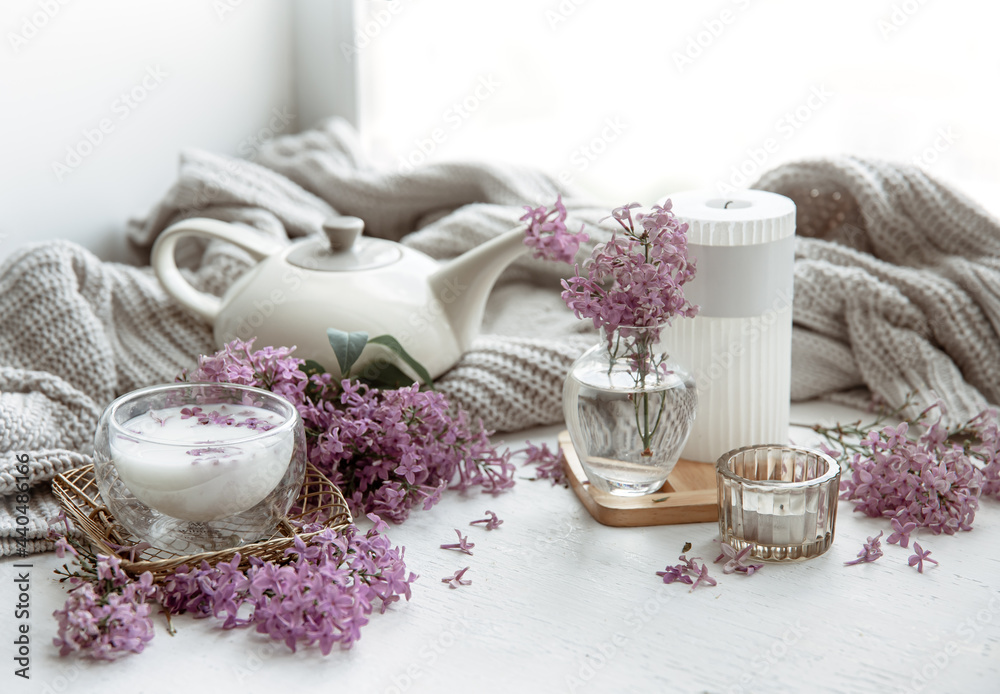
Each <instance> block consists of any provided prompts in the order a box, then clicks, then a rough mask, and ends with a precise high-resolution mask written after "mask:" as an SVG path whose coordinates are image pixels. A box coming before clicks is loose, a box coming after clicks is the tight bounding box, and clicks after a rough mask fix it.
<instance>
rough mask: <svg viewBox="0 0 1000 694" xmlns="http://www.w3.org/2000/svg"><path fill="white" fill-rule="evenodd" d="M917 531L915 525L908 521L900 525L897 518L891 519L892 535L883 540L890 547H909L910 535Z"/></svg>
mask: <svg viewBox="0 0 1000 694" xmlns="http://www.w3.org/2000/svg"><path fill="white" fill-rule="evenodd" d="M916 529H917V524H916V523H914V522H912V521H910V522H909V523H901V522H900V521H899V519H898V518H893V519H892V534H891V535H889V537H887V538H886V539H885V541H886V542H888V543H889V544H890V545H896V544H898V545H899V546H900V547H909V546H910V533H912V532H913V531H914V530H916Z"/></svg>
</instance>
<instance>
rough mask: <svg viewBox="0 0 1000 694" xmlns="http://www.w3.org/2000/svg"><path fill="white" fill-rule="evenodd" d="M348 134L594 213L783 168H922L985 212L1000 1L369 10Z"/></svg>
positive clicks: (603, 0)
mask: <svg viewBox="0 0 1000 694" xmlns="http://www.w3.org/2000/svg"><path fill="white" fill-rule="evenodd" d="M355 14H356V20H355V28H356V33H355V44H354V47H353V48H354V49H355V50H356V52H355V51H351V52H350V58H351V59H352V60H356V61H357V64H358V68H359V92H360V93H359V104H360V106H359V122H360V129H361V133H362V137H363V140H364V142H365V143H366V144H367V146H368V148H369V150H370V151H371V152H372V153H373V154H374V155H375V156H376V158H377V160H378V161H379V162H380V163H382V164H383V165H385V166H390V167H394V168H398V169H400V170H408V169H409V167H411V166H418V165H420V164H422V163H426V162H437V161H448V160H468V159H483V160H489V161H504V162H513V163H518V164H527V165H532V166H538V167H541V168H543V169H545V170H547V171H550V172H551V173H553V174H554V175H557V176H561V177H562V179H563V180H564V181H569V182H571V185H573V186H575V187H576V188H577V189H578V190H579V191H581V192H583V193H584V194H587V195H589V196H592V197H594V198H595V199H597V200H599V201H603V202H606V203H607V204H617V203H622V202H625V201H631V200H639V201H641V202H644V203H649V202H652V201H654V200H655V199H657V198H658V197H660V196H662V195H665V194H667V193H669V192H671V191H675V190H680V189H687V188H693V187H720V186H723V185H729V184H732V185H734V187H742V186H745V185H747V184H748V183H751V182H752V181H753V180H754V179H756V177H757V176H758V175H759V174H760V173H761V172H763V171H765V170H767V169H770V168H772V167H774V166H776V165H778V164H780V163H782V162H786V161H789V160H793V159H800V158H804V157H814V156H832V155H838V154H845V153H846V154H857V155H863V156H871V157H879V158H883V159H891V160H898V161H903V162H908V163H918V164H919V165H921V166H924V167H925V168H926V169H927V170H928V171H930V172H931V173H932V174H933V175H936V176H938V177H941V178H942V179H945V180H948V181H950V182H952V183H956V184H957V185H959V186H960V187H961V188H963V189H964V190H965V191H966V192H968V193H969V194H970V195H972V196H973V197H974V198H977V199H978V200H979V201H980V202H981V203H982V204H984V205H986V206H987V207H988V208H991V209H992V210H993V211H994V212H997V211H998V210H1000V137H998V134H997V124H998V112H1000V111H998V105H1000V98H998V89H997V83H998V77H1000V40H998V39H997V27H998V26H1000V21H998V20H1000V3H993V2H982V1H975V0H951V1H949V2H947V3H946V2H943V1H942V0H839V1H838V2H803V1H802V0H797V1H793V0H715V1H713V2H697V3H696V2H682V1H680V0H663V1H660V2H655V1H652V0H504V1H503V2H469V1H468V0H414V1H413V2H383V1H372V0H366V1H364V2H360V3H358V4H357V5H356V8H355Z"/></svg>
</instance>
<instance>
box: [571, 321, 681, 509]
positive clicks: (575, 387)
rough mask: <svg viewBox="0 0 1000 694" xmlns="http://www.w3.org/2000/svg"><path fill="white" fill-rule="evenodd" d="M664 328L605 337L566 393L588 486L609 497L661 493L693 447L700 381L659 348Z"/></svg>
mask: <svg viewBox="0 0 1000 694" xmlns="http://www.w3.org/2000/svg"><path fill="white" fill-rule="evenodd" d="M664 327H665V326H662V325H660V326H649V327H620V328H617V329H615V330H613V331H606V330H602V332H601V342H600V343H599V344H597V345H595V346H594V347H592V348H591V349H589V350H588V351H587V352H585V353H584V354H583V356H581V357H580V358H579V359H577V360H576V361H575V362H574V363H573V366H572V367H571V368H570V371H569V374H568V375H567V376H566V382H565V385H564V387H563V412H564V414H565V416H566V425H567V428H568V429H569V434H570V438H571V439H572V441H573V447H574V448H575V449H576V453H577V455H578V456H579V458H580V462H581V464H582V465H583V469H584V471H585V472H586V473H587V479H588V480H589V481H590V483H591V484H592V485H594V486H595V487H596V488H598V489H601V490H603V491H605V492H608V493H610V494H617V495H621V496H638V495H641V494H650V493H652V492H655V491H657V490H659V489H660V487H662V486H663V483H664V482H666V480H667V477H668V476H669V475H670V473H671V471H672V470H673V469H674V466H675V465H676V464H677V459H678V458H680V454H681V450H682V449H683V448H684V444H685V443H686V442H687V438H688V435H689V434H690V433H691V426H692V424H693V423H694V417H695V410H696V409H697V406H698V393H697V390H696V389H695V384H694V379H693V378H692V377H691V375H690V374H689V373H688V372H687V371H685V370H684V369H683V368H682V367H681V366H680V365H678V364H676V363H673V362H671V361H670V359H669V355H667V354H666V353H665V352H663V351H662V349H661V348H660V333H661V332H662V330H663V328H664Z"/></svg>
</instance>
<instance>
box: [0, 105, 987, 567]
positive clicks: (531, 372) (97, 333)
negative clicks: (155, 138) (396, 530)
mask: <svg viewBox="0 0 1000 694" xmlns="http://www.w3.org/2000/svg"><path fill="white" fill-rule="evenodd" d="M759 187H764V188H767V189H770V190H775V191H777V192H781V193H784V194H786V195H789V196H790V197H792V198H793V199H794V200H795V201H796V203H797V204H798V205H799V210H800V213H799V225H800V228H801V229H802V231H803V232H804V233H805V234H806V235H808V236H810V237H821V236H822V237H825V239H820V238H804V239H801V240H800V246H799V253H798V260H797V269H796V297H795V306H794V313H795V321H796V329H795V349H794V352H793V397H795V398H808V397H816V396H823V395H829V394H832V393H841V392H844V391H853V390H855V389H857V388H858V387H864V386H867V387H869V388H870V389H871V391H873V392H874V393H875V394H877V395H879V396H881V397H882V398H883V399H885V400H886V401H888V402H890V403H898V402H901V401H902V398H903V397H905V395H906V393H908V392H910V391H912V390H917V391H920V392H921V394H922V396H923V397H925V399H926V398H930V399H933V398H936V397H940V398H942V399H943V400H944V401H945V402H946V403H948V406H949V408H950V411H951V413H952V414H953V415H954V416H955V417H960V416H963V415H964V414H966V413H971V412H972V411H973V410H975V409H977V408H978V407H979V406H980V405H982V404H983V403H985V402H986V401H987V400H990V401H992V402H997V401H1000V398H998V397H997V390H1000V382H998V379H997V372H996V370H997V369H998V368H1000V360H998V359H996V358H995V357H996V356H998V355H997V354H995V353H996V352H998V351H1000V340H998V339H997V335H996V331H995V326H997V325H998V323H997V322H996V318H997V308H998V306H1000V301H998V297H1000V291H997V290H998V289H1000V285H998V278H1000V272H998V268H997V267H996V263H997V261H996V258H997V256H1000V227H998V226H997V224H996V222H995V221H993V220H991V219H989V218H988V217H987V215H985V214H984V213H983V212H982V211H981V210H979V209H978V208H977V207H976V206H975V205H973V204H972V203H970V202H969V201H967V200H964V199H962V198H961V197H959V196H958V195H956V194H955V193H953V192H951V191H949V190H947V189H946V188H944V187H942V186H940V185H939V184H937V183H935V182H933V181H932V180H930V179H929V178H927V177H926V176H925V175H924V174H922V173H921V172H919V171H917V170H913V169H909V168H895V167H891V166H888V165H884V164H876V163H873V162H863V161H860V160H853V159H844V160H836V161H828V162H815V163H809V164H801V165H794V166H785V167H782V168H780V169H778V170H776V171H775V172H773V173H772V174H769V175H768V176H766V177H765V178H764V180H762V181H761V183H760V186H759ZM559 192H563V193H564V195H565V191H561V189H560V187H559V186H558V185H557V184H556V183H554V182H553V180H552V179H551V178H549V177H547V176H544V175H542V174H538V173H536V172H533V171H530V170H523V169H516V168H513V167H499V166H487V165H468V164H466V165H462V164H451V165H444V164H441V165H433V166H428V167H426V168H424V169H422V170H419V171H416V172H414V173H412V174H408V175H402V174H395V173H386V172H384V171H378V170H375V169H374V168H372V167H371V166H370V165H369V164H368V163H367V161H366V160H365V158H364V156H363V155H362V153H361V152H360V149H359V147H358V145H357V142H356V139H355V136H354V133H353V132H352V131H351V130H350V129H349V128H348V127H347V126H346V125H345V124H343V123H342V122H338V121H331V122H329V123H327V124H326V125H325V126H323V127H322V128H320V129H318V130H315V131H310V132H306V133H304V134H301V135H295V136H288V137H282V138H278V139H276V140H274V141H273V142H271V143H269V144H268V145H266V146H264V147H263V148H262V149H261V151H260V152H259V153H258V156H257V157H256V159H255V161H254V162H248V161H244V160H236V159H231V158H228V157H222V156H216V155H211V154H207V153H204V152H198V151H191V152H186V153H184V155H183V156H182V158H181V166H180V175H179V178H178V181H177V183H176V184H175V185H174V187H173V188H172V189H171V190H170V191H169V192H168V193H167V195H166V196H165V198H164V200H163V201H162V202H161V203H160V204H159V205H158V206H157V207H156V209H154V210H153V211H152V213H151V214H150V215H149V216H148V217H147V218H146V219H145V220H143V221H141V222H136V223H133V224H131V225H130V227H129V229H128V239H129V242H130V243H131V244H133V245H134V246H135V247H136V248H137V249H140V250H143V251H145V252H147V253H148V250H149V248H150V247H151V246H152V243H153V241H154V240H155V239H156V236H157V235H158V234H159V233H160V232H161V231H162V230H163V229H165V228H166V227H167V226H169V225H170V224H172V223H174V222H176V221H178V220H179V219H182V218H186V217H196V216H197V217H213V218H217V219H221V220H224V221H229V222H235V223H239V224H242V225H245V228H246V233H247V234H266V235H269V236H272V237H274V238H279V239H287V238H294V237H299V236H303V235H306V234H317V233H320V226H321V224H322V222H323V220H324V219H326V218H327V217H329V216H331V215H335V214H346V215H354V216H358V217H361V218H363V219H364V220H365V222H366V225H367V233H370V234H373V235H376V236H381V237H384V238H392V239H401V240H402V241H403V242H404V243H406V244H408V245H411V246H413V247H415V248H418V249H420V250H423V251H425V252H427V253H429V254H430V255H432V256H435V257H438V258H447V257H453V256H455V255H458V254H460V253H462V252H464V251H465V250H468V249H469V248H472V247H474V246H476V245H478V244H480V243H481V242H483V241H484V240H486V239H488V238H490V237H492V236H494V235H496V234H499V233H502V232H504V231H506V230H508V229H510V228H511V227H513V226H514V225H515V224H516V223H517V219H518V217H519V216H520V215H521V213H522V209H521V206H522V205H523V204H532V205H534V204H547V203H550V202H551V201H552V200H553V199H554V198H555V196H556V194H557V193H559ZM814 192H815V193H816V194H815V195H814V194H813V193H814ZM567 206H568V207H569V208H570V210H571V223H572V224H574V225H575V227H574V228H578V227H579V224H580V222H581V221H585V222H587V224H588V231H589V232H590V233H591V235H592V237H594V239H593V240H592V242H591V244H589V245H588V246H586V247H585V248H583V249H582V250H581V257H583V255H584V254H587V253H589V251H590V250H591V248H592V245H593V243H594V242H598V241H601V240H603V239H605V238H606V237H607V227H605V228H604V229H603V230H601V229H599V228H598V227H597V226H596V224H597V222H598V220H599V219H600V218H601V217H603V216H604V215H606V214H607V212H606V210H604V209H596V208H593V207H590V206H588V205H587V204H585V203H580V202H577V201H574V200H572V199H571V200H568V201H567ZM841 215H843V216H841ZM185 260H186V261H187V267H188V269H187V270H185V272H186V276H187V278H188V279H189V281H191V282H192V284H194V285H195V286H196V287H198V288H200V289H202V290H205V291H211V292H215V293H221V292H223V291H224V290H225V289H226V288H227V287H228V286H229V285H230V284H231V283H232V282H233V281H234V280H235V279H236V278H237V277H238V276H239V275H240V274H241V273H243V272H244V271H245V270H246V269H247V268H248V267H249V266H250V259H249V258H248V257H247V256H246V255H244V254H243V253H242V252H241V251H239V250H238V249H236V248H234V247H232V246H228V245H226V244H221V243H217V242H212V243H210V244H208V245H207V246H199V247H195V248H191V249H189V253H188V257H187V258H186V259H185ZM567 272H569V268H568V267H567V266H565V265H559V264H554V263H548V262H544V261H538V260H533V259H530V258H527V257H526V258H525V259H523V260H521V261H519V262H518V263H516V264H515V266H513V267H512V268H511V269H510V270H508V271H507V272H506V273H505V274H504V276H503V277H502V278H501V281H500V282H499V283H498V285H497V288H496V290H495V291H494V292H493V295H492V296H491V299H490V303H489V305H488V307H487V313H486V317H485V319H484V325H483V331H482V333H483V334H482V337H480V338H479V339H478V340H477V341H476V342H475V343H474V345H473V348H472V349H471V350H470V351H469V353H467V354H466V355H465V356H464V357H463V359H462V361H461V362H460V363H459V364H458V365H457V366H456V367H455V368H454V369H452V370H451V371H450V372H449V373H448V374H447V375H445V376H444V377H443V378H442V379H441V380H440V381H439V382H438V387H439V389H440V390H441V391H442V392H444V393H445V394H446V395H447V396H448V397H449V398H450V399H451V401H452V402H453V403H454V404H456V405H458V406H461V407H463V408H465V409H466V410H468V411H470V412H471V413H472V414H473V415H474V416H478V417H481V418H482V419H483V421H484V423H485V425H486V426H487V427H489V428H492V429H496V430H502V431H514V430H519V429H523V428H527V427H529V426H533V425H541V424H550V423H555V422H559V421H561V420H562V408H561V395H562V380H563V377H564V375H565V373H566V371H567V370H568V367H569V365H570V364H571V363H572V361H573V360H574V359H575V358H576V357H577V356H578V355H579V354H580V353H581V352H582V350H583V349H585V348H586V347H587V346H588V345H589V344H591V343H592V342H593V341H594V337H593V335H592V334H591V333H590V332H589V326H588V325H587V324H586V323H585V322H582V321H577V320H576V319H575V318H574V317H573V316H572V314H571V313H570V312H569V311H567V310H566V309H565V307H564V306H563V305H562V303H561V301H560V299H559V297H558V289H559V283H558V280H559V278H560V277H561V276H563V275H565V274H566V273H567ZM0 297H2V300H0V495H2V496H0V555H10V554H15V553H18V552H20V551H26V552H33V551H38V550H42V549H46V548H47V547H48V544H47V543H46V542H45V541H44V539H43V538H44V536H45V533H46V530H47V526H48V520H49V519H51V518H53V517H54V516H56V515H57V514H58V505H57V504H56V502H55V500H54V498H53V496H52V494H51V491H50V489H49V484H48V482H49V481H50V480H51V479H52V478H53V477H54V476H55V475H56V474H58V473H60V472H62V471H65V470H68V469H70V468H73V467H76V466H78V465H82V464H85V463H87V462H90V457H89V454H90V452H91V450H92V443H91V442H92V437H93V432H94V429H95V426H96V423H97V419H98V417H99V416H100V413H101V411H102V410H103V408H104V407H105V406H106V405H107V404H108V403H109V402H110V401H111V400H112V399H113V398H114V397H116V396H117V395H119V394H122V393H125V392H128V391H130V390H133V389H135V388H139V387H142V386H145V385H149V384H151V383H156V382H164V381H171V380H173V379H174V377H175V376H176V375H177V374H178V373H179V372H180V371H181V370H183V369H185V368H190V367H191V366H193V365H194V363H195V359H196V357H197V355H199V354H205V353H210V352H212V351H214V349H215V345H214V344H213V343H212V339H211V329H210V326H208V325H206V324H204V323H202V322H201V321H200V320H198V319H196V318H194V317H192V316H191V315H189V314H188V313H187V312H186V311H185V310H183V309H182V308H180V307H179V306H178V305H176V304H175V303H174V302H173V301H172V300H171V299H170V298H169V297H168V296H167V295H166V294H165V293H164V291H163V290H162V289H161V288H160V286H159V284H158V282H157V281H156V279H155V277H154V276H153V274H152V272H151V270H150V269H149V268H148V267H131V266H126V265H119V264H113V263H102V262H101V261H99V260H98V259H97V258H95V257H94V256H93V255H91V254H90V253H88V252H87V251H85V250H84V249H82V248H80V247H78V246H75V245H73V244H69V243H58V242H57V243H47V244H40V245H35V246H28V247H25V248H23V249H21V250H20V251H19V252H17V253H15V254H14V255H13V256H11V257H10V258H9V259H8V260H7V261H6V262H5V263H4V265H3V267H0ZM18 457H20V458H21V460H25V458H26V459H27V460H28V462H27V463H25V464H19V462H18ZM23 482H27V483H28V484H29V485H30V492H29V493H27V497H28V503H27V509H25V508H24V504H22V503H20V500H19V499H18V495H17V494H15V493H14V492H15V491H16V487H17V485H18V484H19V483H23ZM22 494H23V492H22ZM21 498H22V499H23V498H24V497H23V496H22V497H21ZM19 528H24V529H25V530H24V531H23V533H22V534H20V535H19V534H18V533H19Z"/></svg>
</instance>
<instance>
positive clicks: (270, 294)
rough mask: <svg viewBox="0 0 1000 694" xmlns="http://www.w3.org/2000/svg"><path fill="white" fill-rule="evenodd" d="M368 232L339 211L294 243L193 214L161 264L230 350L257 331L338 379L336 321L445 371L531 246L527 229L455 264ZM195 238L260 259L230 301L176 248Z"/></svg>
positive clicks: (370, 348) (158, 258)
mask: <svg viewBox="0 0 1000 694" xmlns="http://www.w3.org/2000/svg"><path fill="white" fill-rule="evenodd" d="M363 229H364V222H363V221H362V220H361V219H358V218H357V217H336V218H332V219H330V220H329V221H328V222H327V223H326V224H324V226H323V230H324V232H325V237H309V238H306V239H302V240H300V241H296V242H294V243H291V244H284V243H281V242H278V241H274V240H271V239H267V238H263V237H260V236H256V235H254V234H251V233H249V232H248V231H247V230H245V229H244V230H240V229H239V228H238V227H234V226H233V225H230V224H227V223H225V222H220V221H218V220H214V219H201V218H196V219H187V220H184V221H182V222H178V223H177V224H174V225H173V226H171V227H170V228H169V229H167V230H166V231H164V232H163V233H162V234H161V235H160V237H159V238H158V239H157V241H156V244H155V245H154V246H153V252H152V261H151V262H152V265H153V268H154V270H155V271H156V275H157V277H159V279H160V282H162V284H163V287H164V288H165V289H166V290H167V292H168V293H169V294H170V295H171V296H173V297H174V298H175V299H176V300H177V301H178V302H179V303H180V304H182V305H183V306H185V307H186V308H187V309H189V310H190V311H192V312H193V313H195V314H197V315H198V316H201V317H202V318H204V319H205V320H207V321H210V322H212V323H214V326H215V341H216V343H217V344H218V345H219V346H220V347H221V346H222V345H224V344H225V343H227V342H230V341H232V340H233V339H236V338H239V339H241V340H248V339H250V338H252V337H256V338H257V342H256V346H258V347H264V346H268V345H272V346H289V347H290V346H293V345H294V346H296V347H297V349H296V350H295V355H296V356H298V357H299V358H302V359H313V360H315V361H317V362H319V363H320V364H322V365H323V366H324V367H325V368H326V369H327V371H329V372H330V373H332V374H333V375H334V376H335V377H336V376H339V375H340V368H339V366H338V363H337V359H336V357H335V355H334V352H333V349H332V348H331V346H330V342H329V340H328V338H327V332H326V331H327V329H328V328H336V329H337V330H342V331H345V332H357V331H364V332H367V333H368V334H369V335H370V336H372V337H374V336H378V335H384V334H388V335H391V336H392V337H394V338H395V339H396V340H398V341H399V342H400V343H401V344H402V346H403V348H404V349H405V350H406V351H407V352H409V354H410V355H411V356H412V357H413V358H414V359H416V360H417V361H418V362H420V363H421V364H422V365H423V366H424V368H426V369H427V371H428V372H429V373H430V376H431V378H437V377H438V376H440V375H441V374H442V373H444V372H445V371H447V370H448V369H449V368H451V367H452V366H453V365H454V364H455V363H456V362H457V361H458V360H459V358H460V357H461V356H462V353H463V352H465V350H466V349H468V347H469V345H470V343H471V342H472V339H473V338H474V337H475V336H476V334H477V333H478V331H479V326H480V324H481V323H482V318H483V310H484V309H485V306H486V299H487V297H488V296H489V293H490V290H491V289H492V288H493V284H494V283H495V282H496V280H497V277H499V275H500V273H501V272H502V271H503V270H504V268H506V267H507V266H508V265H509V264H510V263H512V262H513V261H514V260H515V259H516V258H517V257H518V256H520V255H521V254H522V253H524V252H525V251H526V250H527V248H526V247H525V245H524V243H523V240H524V227H518V228H515V229H512V230H511V231H509V232H507V233H505V234H503V235H501V236H498V237H496V238H493V239H491V240H490V241H488V242H487V243H484V244H482V245H480V246H478V247H476V248H474V249H472V250H470V251H468V252H466V253H465V254H464V255H462V256H460V257H458V258H455V259H454V260H451V261H447V262H438V261H436V260H434V259H433V258H431V257H429V256H427V255H425V254H424V253H421V252H419V251H416V250H414V249H412V248H407V247H406V246H403V245H402V244H399V243H395V242H393V241H386V240H384V239H377V238H372V237H368V236H362V235H361V232H362V231H363ZM187 236H201V237H206V238H212V239H220V240H223V241H228V242H230V243H233V244H235V245H237V246H239V247H240V248H243V249H244V250H246V251H247V252H248V253H250V255H251V256H253V257H254V258H256V259H257V260H258V261H260V262H258V263H257V265H255V266H254V267H252V268H250V269H249V270H248V271H247V272H246V273H244V274H243V275H242V276H241V277H239V278H238V279H237V280H236V281H235V282H234V283H233V285H232V286H231V287H230V288H229V290H228V291H227V292H226V293H225V295H224V296H222V298H221V299H220V298H218V297H215V296H212V295H209V294H205V293H203V292H200V291H197V290H196V289H195V288H194V287H192V286H191V285H190V284H189V283H188V282H187V281H186V280H185V279H184V278H183V276H182V275H181V273H180V271H179V270H178V268H177V264H176V261H175V258H174V251H175V248H176V246H177V243H178V241H180V240H181V239H183V238H184V237H187ZM380 359H390V360H391V359H392V358H391V356H390V353H389V351H388V350H387V349H386V348H385V347H382V346H381V345H377V344H371V343H369V344H368V345H367V346H366V347H365V349H364V351H363V352H362V354H361V357H360V358H359V359H358V361H357V362H356V363H355V364H356V365H355V367H354V368H352V373H361V372H362V370H363V369H364V368H365V366H367V365H369V364H371V363H372V362H377V361H378V360H380ZM392 361H393V363H395V364H396V366H398V367H399V368H402V369H403V370H404V371H407V373H409V370H407V369H406V367H405V366H403V365H402V364H399V363H398V361H396V360H392ZM411 375H413V376H414V377H415V376H416V374H415V373H414V374H411Z"/></svg>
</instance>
